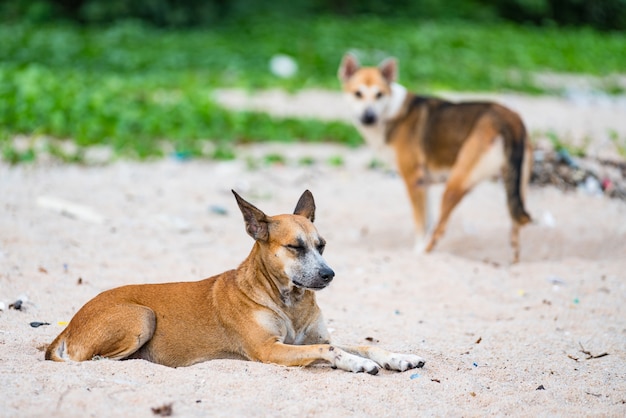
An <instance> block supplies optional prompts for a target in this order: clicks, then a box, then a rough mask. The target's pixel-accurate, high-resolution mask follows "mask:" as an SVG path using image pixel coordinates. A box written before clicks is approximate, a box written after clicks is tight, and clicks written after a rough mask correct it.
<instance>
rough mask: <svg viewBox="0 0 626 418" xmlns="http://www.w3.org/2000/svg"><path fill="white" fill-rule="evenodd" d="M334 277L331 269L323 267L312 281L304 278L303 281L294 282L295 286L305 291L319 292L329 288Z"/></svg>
mask: <svg viewBox="0 0 626 418" xmlns="http://www.w3.org/2000/svg"><path fill="white" fill-rule="evenodd" d="M334 277H335V272H334V271H333V270H332V269H331V268H330V267H322V268H320V269H319V270H318V272H317V276H316V277H314V278H312V279H306V278H304V280H302V281H297V280H293V284H295V285H296V286H298V287H302V288H305V289H313V290H319V289H323V288H325V287H326V286H328V284H329V283H330V282H332V281H333V278H334Z"/></svg>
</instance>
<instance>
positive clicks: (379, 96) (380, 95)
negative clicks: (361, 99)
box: [376, 91, 383, 100]
mask: <svg viewBox="0 0 626 418" xmlns="http://www.w3.org/2000/svg"><path fill="white" fill-rule="evenodd" d="M382 97H383V93H382V92H381V91H379V92H378V93H376V100H378V99H382Z"/></svg>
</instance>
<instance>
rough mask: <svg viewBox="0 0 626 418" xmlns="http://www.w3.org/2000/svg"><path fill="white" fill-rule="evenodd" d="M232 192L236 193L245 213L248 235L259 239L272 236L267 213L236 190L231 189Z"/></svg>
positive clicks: (240, 208) (240, 206)
mask: <svg viewBox="0 0 626 418" xmlns="http://www.w3.org/2000/svg"><path fill="white" fill-rule="evenodd" d="M231 192H233V194H234V195H235V199H237V204H238V205H239V210H241V213H242V214H243V220H244V222H245V223H246V232H247V233H248V235H250V236H251V237H252V238H254V239H255V240H257V241H264V242H265V241H267V240H268V239H269V237H270V232H269V227H268V221H267V215H265V214H264V213H263V211H261V210H260V209H257V208H256V207H255V206H254V205H252V204H251V203H248V202H246V201H245V200H243V198H242V197H241V196H239V195H238V194H237V192H235V191H234V190H231Z"/></svg>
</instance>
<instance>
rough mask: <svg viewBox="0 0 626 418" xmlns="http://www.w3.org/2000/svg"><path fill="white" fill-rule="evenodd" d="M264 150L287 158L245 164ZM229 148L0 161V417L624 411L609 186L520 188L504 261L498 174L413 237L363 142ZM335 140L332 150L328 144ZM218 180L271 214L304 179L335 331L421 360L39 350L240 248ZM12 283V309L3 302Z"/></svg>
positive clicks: (623, 250) (616, 206)
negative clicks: (87, 314) (525, 212)
mask: <svg viewBox="0 0 626 418" xmlns="http://www.w3.org/2000/svg"><path fill="white" fill-rule="evenodd" d="M550 100H553V99H549V100H547V102H546V103H551V102H550ZM611 109H613V108H611ZM596 111H598V112H601V111H602V108H600V109H599V110H598V109H596ZM542 116H543V115H536V116H535V118H536V119H537V120H538V119H540V118H541V117H542ZM605 116H606V115H605V114H602V115H601V116H599V118H604V117H605ZM552 117H553V118H554V120H559V118H563V115H562V114H561V113H555V114H554V115H553V116H552ZM606 118H607V120H608V121H610V122H611V123H615V124H616V125H615V126H617V127H618V128H619V127H620V126H622V125H620V124H623V121H622V120H617V121H616V120H614V119H612V118H611V117H609V116H606ZM622 119H623V118H622ZM564 120H566V119H564ZM594 120H595V119H594ZM579 122H580V121H579V120H578V119H572V124H579ZM565 125H567V124H565ZM554 128H555V129H563V131H560V132H565V129H566V126H564V125H563V124H560V125H559V124H555V125H554ZM592 128H593V129H596V128H594V127H590V129H592ZM531 129H532V128H531ZM597 129H604V128H601V127H598V128H597ZM274 152H279V153H281V154H282V155H285V156H287V164H285V165H273V166H261V167H257V168H255V169H251V168H250V167H249V164H248V161H250V159H252V158H260V157H262V156H263V155H266V154H270V153H274ZM240 155H241V157H240V158H239V159H238V160H236V161H233V162H227V163H223V162H201V161H182V162H181V161H177V160H173V159H168V160H163V161H158V162H152V163H144V164H139V163H134V162H116V163H112V164H109V165H105V166H100V167H79V166H66V165H55V164H49V163H40V164H37V165H34V166H29V165H23V166H18V167H8V166H6V165H0V307H2V308H3V310H2V311H0V388H1V394H0V416H2V417H5V416H6V417H17V416H19V417H34V416H46V417H47V416H56V417H74V416H75V417H85V416H95V417H109V416H136V417H150V416H154V415H153V412H152V409H151V408H157V407H161V406H163V405H167V404H171V406H172V411H173V415H174V416H198V417H200V416H202V417H204V416H293V415H298V416H328V417H337V416H359V417H362V416H390V417H399V416H405V417H411V416H452V417H457V416H485V415H490V416H491V415H496V416H503V415H513V416H568V417H569V416H615V417H618V416H624V415H626V308H625V304H624V302H625V301H626V204H625V203H624V202H622V201H618V200H609V199H607V198H605V197H595V196H589V195H586V194H585V193H584V192H576V193H569V194H563V193H562V192H560V191H558V190H556V189H554V188H536V187H533V188H531V189H530V192H529V197H528V209H529V211H530V212H531V214H532V215H533V216H534V217H535V219H536V222H535V224H533V225H530V226H528V227H526V228H525V229H524V230H523V232H522V237H521V243H522V255H521V262H520V263H519V264H516V265H511V264H510V259H511V252H510V249H509V246H508V232H509V221H508V217H507V212H506V208H505V203H504V202H505V197H504V191H503V188H502V185H501V184H500V183H497V182H493V183H485V184H482V185H481V186H479V187H478V188H477V189H476V190H474V191H473V192H472V193H471V194H470V195H469V196H468V197H467V198H466V199H465V200H464V201H463V202H462V203H461V205H460V206H459V207H458V208H457V210H456V212H455V213H454V214H453V217H452V219H451V221H450V224H449V229H448V233H447V235H446V236H445V237H444V239H443V240H442V241H441V242H440V245H439V246H438V247H437V249H436V251H435V252H434V253H433V254H430V255H423V254H415V253H414V252H413V241H414V236H413V232H412V231H413V226H412V223H411V217H410V209H409V205H408V202H407V199H406V196H405V191H404V186H403V184H402V181H401V180H400V179H399V178H398V177H397V176H394V175H393V174H390V173H389V172H387V171H384V170H370V169H367V163H368V162H369V161H370V159H371V158H372V155H371V153H370V151H369V150H367V149H364V148H362V149H356V150H354V149H346V148H341V147H336V146H327V145H317V146H303V145H293V146H285V145H277V144H274V145H263V146H256V147H250V148H246V149H242V150H240ZM336 156H341V157H342V158H343V159H344V161H345V164H344V165H343V166H342V167H336V166H333V165H331V164H329V163H328V162H327V161H328V160H329V159H330V158H331V157H336ZM301 157H310V158H312V159H314V160H315V161H316V163H315V164H313V165H311V166H302V165H299V164H297V161H298V160H299V159H300V158H301ZM231 188H234V189H236V190H238V191H239V192H240V193H241V194H242V195H243V196H244V197H246V198H247V199H248V200H250V201H251V202H253V203H254V204H256V205H257V206H259V207H260V208H261V209H263V210H265V211H266V212H267V213H269V214H277V213H285V212H290V211H291V210H293V208H294V206H295V203H296V201H297V199H298V197H299V196H300V194H301V193H302V191H303V190H304V189H307V188H308V189H310V190H311V191H312V192H313V194H314V196H315V199H316V202H317V207H318V211H317V220H316V224H317V227H318V229H319V231H320V233H321V234H322V235H323V236H324V237H325V238H326V240H327V241H328V245H327V249H326V253H325V256H326V259H327V261H328V263H329V264H330V265H331V266H332V267H333V268H334V270H335V272H336V273H337V275H336V278H335V280H334V281H333V283H332V284H331V286H330V287H329V288H327V289H325V290H323V291H320V292H318V294H317V297H318V303H319V305H320V307H321V308H322V311H323V312H324V315H325V317H326V320H327V322H328V326H329V328H330V330H331V335H332V337H333V339H334V340H335V342H337V343H340V344H352V343H359V344H376V345H378V346H380V347H384V348H387V349H391V350H395V351H400V352H410V353H416V354H419V355H421V356H422V357H424V358H425V359H426V366H425V367H424V368H423V369H418V370H411V371H407V372H404V373H395V372H389V371H382V372H381V373H380V374H379V375H378V376H370V375H367V374H352V373H348V372H344V371H340V370H332V369H330V368H329V367H328V366H325V365H320V366H315V367H310V368H286V367H280V366H275V365H266V364H259V363H252V362H245V361H235V360H215V361H210V362H205V363H201V364H197V365H194V366H191V367H186V368H179V369H171V368H167V367H164V366H159V365H156V364H152V363H148V362H146V361H142V360H131V361H122V362H114V361H108V360H103V361H92V362H84V363H54V362H48V361H44V359H43V350H44V348H45V346H46V345H47V344H48V343H50V342H51V341H52V339H53V338H54V337H55V336H56V335H57V334H58V333H59V332H60V331H61V330H62V328H63V325H62V324H59V323H63V322H64V321H69V319H70V318H71V317H72V315H73V314H74V313H75V312H76V311H77V309H79V308H80V307H81V306H82V305H83V304H84V303H85V302H86V301H87V300H89V299H90V298H92V297H94V296H95V295H96V294H98V293H99V292H101V291H103V290H105V289H109V288H111V287H115V286H120V285H123V284H129V283H145V282H153V283H159V282H167V281H179V280H197V279H201V278H204V277H208V276H210V275H213V274H216V273H219V272H222V271H224V270H226V269H230V268H234V267H235V266H236V265H237V264H238V263H239V262H240V261H242V260H243V259H244V257H245V256H246V255H247V254H248V251H249V250H250V248H251V246H252V240H251V238H249V237H248V235H247V234H246V233H245V230H244V226H243V222H242V218H241V214H240V213H239V211H238V209H237V207H236V204H235V201H234V199H233V197H232V195H231V194H230V189H231ZM437 191H438V192H440V189H438V190H437ZM69 203H71V204H73V205H80V206H71V205H70V206H68V204H69ZM59 204H62V205H65V208H66V209H65V212H63V211H60V210H59V209H58V206H59ZM68 212H69V213H68ZM72 214H73V215H72ZM17 299H22V300H24V303H23V305H22V309H21V310H15V309H10V308H9V304H11V303H13V302H15V301H16V300H17ZM33 321H40V322H48V323H50V325H44V326H40V327H38V328H33V327H31V326H30V325H29V324H30V323H31V322H33ZM367 338H369V339H372V340H373V341H372V342H369V341H367V340H366V339H367ZM583 350H584V351H585V352H587V353H588V354H585V353H583ZM604 353H607V354H608V355H605V356H601V355H602V354H604ZM592 356H594V357H595V356H599V357H598V358H588V357H592Z"/></svg>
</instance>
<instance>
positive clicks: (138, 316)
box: [46, 304, 156, 361]
mask: <svg viewBox="0 0 626 418" xmlns="http://www.w3.org/2000/svg"><path fill="white" fill-rule="evenodd" d="M92 308H94V309H86V310H85V311H80V312H79V314H77V315H76V316H75V317H74V318H73V319H72V322H74V324H72V322H70V324H69V325H68V328H66V329H65V330H64V331H63V332H62V333H61V334H59V336H58V337H57V338H56V339H55V340H54V341H53V342H52V344H50V347H48V349H47V351H46V360H56V361H62V360H74V361H85V360H91V359H93V358H94V357H96V356H99V357H104V358H107V359H111V360H121V359H124V358H126V357H128V356H130V355H131V354H133V353H134V352H135V351H137V350H138V349H139V348H141V346H142V345H144V344H145V343H146V342H147V341H148V340H150V339H151V338H152V335H153V333H154V329H155V325H156V320H155V315H154V311H152V309H150V308H148V307H145V306H141V305H131V304H125V305H114V306H111V307H109V308H107V309H104V310H97V307H94V306H92ZM120 324H123V326H120ZM70 327H71V328H70ZM68 330H71V332H68ZM94 330H95V331H96V332H94ZM83 331H84V332H83Z"/></svg>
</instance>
